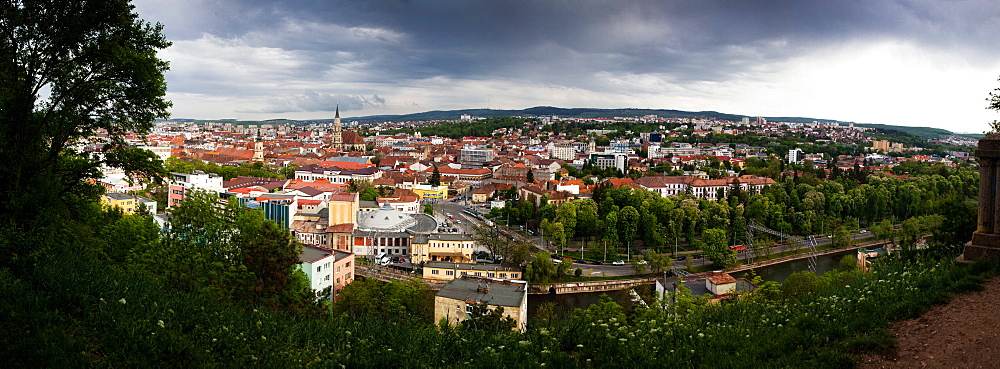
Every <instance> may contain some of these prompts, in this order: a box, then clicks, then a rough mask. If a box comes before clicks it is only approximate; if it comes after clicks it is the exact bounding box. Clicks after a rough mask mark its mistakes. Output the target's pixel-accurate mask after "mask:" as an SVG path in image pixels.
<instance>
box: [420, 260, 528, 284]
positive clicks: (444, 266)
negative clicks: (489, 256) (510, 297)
mask: <svg viewBox="0 0 1000 369" xmlns="http://www.w3.org/2000/svg"><path fill="white" fill-rule="evenodd" d="M521 276H522V273H521V270H520V269H518V268H511V267H505V266H502V265H498V264H472V263H450V262H445V261H429V262H425V263H424V278H431V279H443V280H453V279H455V278H462V277H479V278H497V279H509V280H515V279H517V280H519V279H521Z"/></svg>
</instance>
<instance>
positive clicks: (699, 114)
mask: <svg viewBox="0 0 1000 369" xmlns="http://www.w3.org/2000/svg"><path fill="white" fill-rule="evenodd" d="M466 114H468V115H472V116H477V117H485V118H489V117H503V116H513V115H519V116H528V115H534V116H546V115H556V116H559V117H565V118H614V117H635V116H643V115H658V116H661V117H666V118H712V119H722V120H733V121H739V120H741V119H743V117H746V115H739V114H728V113H720V112H717V111H683V110H673V109H595V108H557V107H553V106H536V107H533V108H527V109H521V110H498V109H462V110H434V111H428V112H422V113H413V114H401V115H369V116H363V117H352V118H349V119H350V120H357V121H360V122H386V121H407V120H413V121H419V120H435V119H459V118H460V117H461V116H462V115H466ZM764 118H765V119H767V120H769V121H781V122H792V123H809V122H816V121H818V122H836V123H844V122H839V121H835V120H830V119H815V118H802V117H764Z"/></svg>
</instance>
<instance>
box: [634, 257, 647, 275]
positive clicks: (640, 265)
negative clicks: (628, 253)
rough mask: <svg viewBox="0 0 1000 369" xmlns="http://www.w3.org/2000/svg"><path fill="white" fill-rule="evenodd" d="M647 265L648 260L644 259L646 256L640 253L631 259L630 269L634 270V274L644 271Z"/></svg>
mask: <svg viewBox="0 0 1000 369" xmlns="http://www.w3.org/2000/svg"><path fill="white" fill-rule="evenodd" d="M648 266H649V262H648V261H646V258H645V257H643V256H642V255H636V256H635V259H634V260H632V271H634V272H635V274H642V273H645V272H646V269H647V267H648Z"/></svg>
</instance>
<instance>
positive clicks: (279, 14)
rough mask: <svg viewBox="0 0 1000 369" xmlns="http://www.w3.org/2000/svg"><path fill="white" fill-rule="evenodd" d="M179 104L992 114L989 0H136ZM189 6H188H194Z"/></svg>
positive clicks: (967, 120) (969, 121)
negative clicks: (157, 40)
mask: <svg viewBox="0 0 1000 369" xmlns="http://www.w3.org/2000/svg"><path fill="white" fill-rule="evenodd" d="M135 4H136V6H137V9H136V11H137V12H138V14H139V15H140V17H142V18H144V19H146V20H148V21H151V22H161V23H163V24H164V34H165V35H166V36H167V38H168V39H169V40H171V41H173V42H174V45H173V46H172V47H170V48H168V49H166V50H163V51H161V52H160V57H161V58H163V59H164V60H167V61H170V62H171V70H170V71H169V72H168V73H167V74H166V78H167V82H168V98H169V99H170V100H172V101H173V102H174V107H173V108H172V109H171V112H172V114H173V117H175V118H199V119H221V118H238V119H253V120H259V119H274V118H288V119H325V118H332V116H333V110H334V108H335V105H336V104H337V103H339V104H340V107H341V110H342V114H343V115H344V116H345V117H349V116H364V115H376V114H378V115H381V114H407V113H415V112H423V111H429V110H453V109H466V108H493V109H523V108H527V107H532V106H540V105H550V106H559V107H567V108H570V107H589V108H651V109H678V110H693V111H701V110H714V111H719V112H725V113H732V114H744V115H748V116H803V117H813V118H822V119H835V120H841V121H854V122H859V123H883V124H894V125H906V126H928V127H938V128H945V129H949V130H952V131H955V132H982V131H984V130H986V129H987V123H988V122H989V121H991V120H993V119H1000V114H998V113H996V112H993V111H989V110H987V109H986V106H987V101H986V98H987V97H988V93H989V92H990V91H991V90H992V89H994V88H996V87H1000V82H997V76H998V75H1000V58H998V56H1000V55H998V53H1000V51H998V50H1000V47H997V46H1000V45H997V44H998V41H997V40H996V39H995V37H992V35H994V34H997V32H996V31H1000V23H997V22H991V21H990V20H991V19H995V18H996V17H998V16H1000V7H998V6H997V5H995V4H992V3H990V2H988V1H964V2H948V3H937V2H934V3H922V2H888V1H874V2H864V3H859V4H849V3H846V2H839V1H829V2H819V3H810V4H804V3H799V2H782V1H767V2H755V3H753V7H748V6H747V5H746V4H743V3H741V2H731V3H730V2H701V1H696V2H687V1H671V2H666V3H663V2H628V3H621V4H619V3H607V2H589V1H585V2H537V3H536V2H519V1H511V2H502V3H494V2H480V1H468V2H458V3H448V4H442V3H436V2H435V3H420V2H396V1H381V2H359V3H354V2H324V3H322V4H315V3H312V2H300V1H288V2H280V3H272V2H257V1H212V2H207V1H202V0H181V1H172V2H153V1H146V0H142V1H137V2H135ZM179 10H183V11H179Z"/></svg>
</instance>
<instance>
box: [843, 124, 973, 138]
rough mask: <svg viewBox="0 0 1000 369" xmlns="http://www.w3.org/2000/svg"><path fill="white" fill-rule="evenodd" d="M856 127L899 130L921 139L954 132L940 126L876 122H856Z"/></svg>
mask: <svg viewBox="0 0 1000 369" xmlns="http://www.w3.org/2000/svg"><path fill="white" fill-rule="evenodd" d="M855 125H856V126H858V127H867V128H875V129H887V130H894V131H900V132H903V133H907V134H911V135H914V136H917V137H920V138H923V139H928V138H942V137H947V136H952V135H954V133H952V132H951V131H949V130H947V129H941V128H931V127H906V126H893V125H888V124H876V123H857V124H855Z"/></svg>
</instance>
